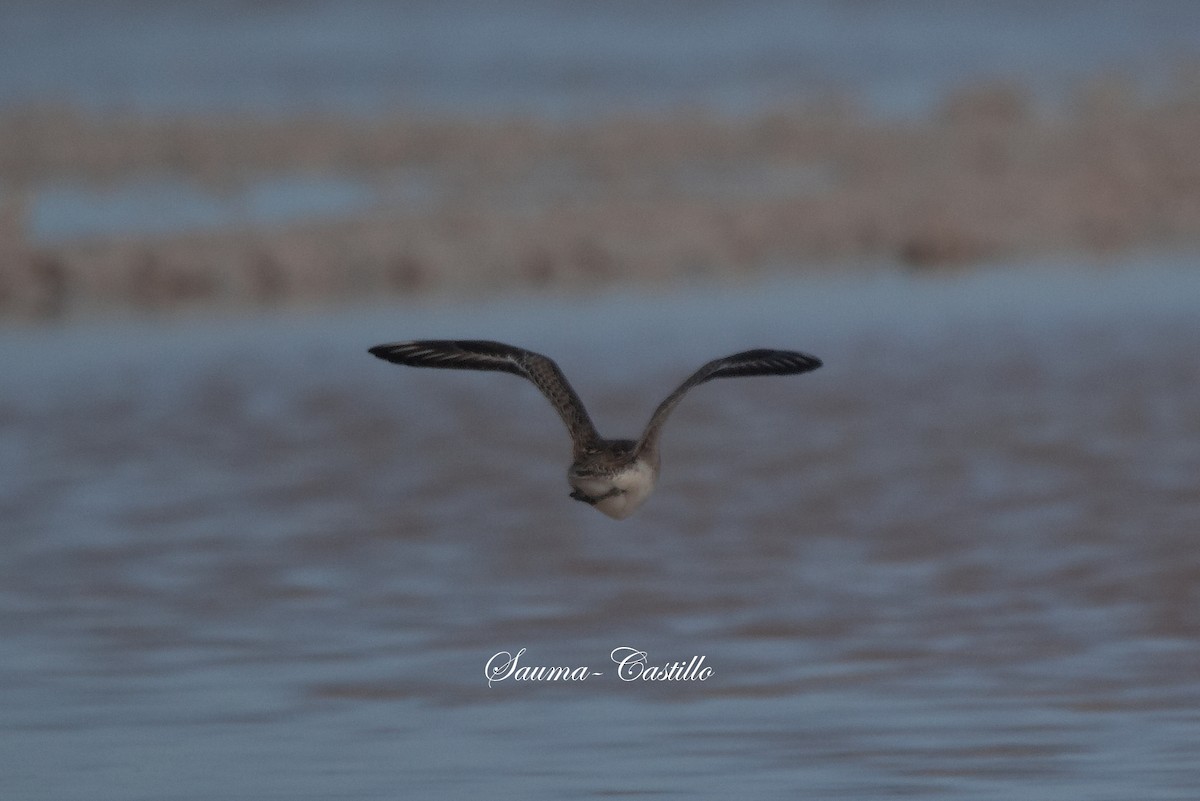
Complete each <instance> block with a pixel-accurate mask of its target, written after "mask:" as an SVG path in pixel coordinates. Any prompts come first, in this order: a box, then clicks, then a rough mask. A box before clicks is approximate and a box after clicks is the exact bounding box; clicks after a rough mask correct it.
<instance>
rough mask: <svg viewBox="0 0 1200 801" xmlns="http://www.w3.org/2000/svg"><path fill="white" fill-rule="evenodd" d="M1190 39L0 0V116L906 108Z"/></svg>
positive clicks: (586, 13) (670, 6) (1073, 24)
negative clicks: (39, 108)
mask: <svg viewBox="0 0 1200 801" xmlns="http://www.w3.org/2000/svg"><path fill="white" fill-rule="evenodd" d="M1197 30H1200V5H1197V4H1196V3H1194V2H1191V1H1190V0H1147V1H1146V2H1142V3H1138V4H1136V5H1131V4H1129V3H1127V2H1119V1H1118V2H1113V1H1111V0H1046V2H1038V3H1032V2H1023V1H1022V0H1012V1H1006V2H988V3H958V2H951V0H910V1H909V2H904V3H888V2H861V1H860V0H822V1H821V2H806V3H794V2H784V1H783V0H769V2H756V3H737V2H713V1H712V0H706V1H705V2H700V3H696V2H683V1H682V0H659V1H658V2H651V3H643V2H617V3H588V2H578V1H577V0H576V1H575V2H557V1H556V0H518V1H517V2H505V3H485V2H450V3H437V2H423V1H419V0H418V1H413V0H410V1H408V2H385V0H344V1H343V2H331V1H330V0H321V1H320V2H304V3H280V2H246V1H245V0H219V1H218V2H206V3H185V2H178V0H176V1H174V2H154V3H148V2H93V3H88V2H79V1H78V0H49V1H48V2H47V0H6V2H5V3H3V4H2V5H0V106H6V105H11V104H14V103H22V102H30V101H38V102H45V101H47V100H50V101H54V100H67V101H70V102H73V103H77V104H82V105H84V106H86V107H90V108H99V109H107V110H113V109H115V110H126V109H134V110H141V111H149V112H155V113H162V112H179V111H194V110H219V109H234V110H243V111H253V112H256V113H263V112H269V111H288V110H295V109H309V108H314V107H315V108H322V109H329V110H333V111H352V112H357V113H367V114H371V113H377V112H379V111H381V110H396V109H400V110H404V109H408V110H411V111H416V112H429V111H434V112H451V113H456V114H463V113H466V114H477V113H489V114H495V113H499V114H511V113H513V112H528V113H533V114H538V115H545V114H549V115H563V114H566V115H579V114H585V115H590V114H596V113H604V112H607V111H611V110H613V109H614V108H617V109H622V108H628V107H631V106H634V107H643V108H654V107H661V106H664V105H665V106H671V107H675V106H681V105H683V106H689V105H700V106H705V107H711V108H716V109H720V110H724V111H732V112H744V111H750V110H755V109H759V108H762V107H764V106H770V105H773V104H778V103H780V102H787V101H791V100H794V99H797V98H799V99H805V98H808V99H811V98H814V97H817V98H819V97H822V96H824V95H827V94H830V93H849V94H852V95H854V96H856V97H859V98H860V99H862V100H863V101H864V102H866V103H867V104H868V105H869V106H870V107H872V108H876V109H880V110H883V111H886V112H889V113H911V112H913V111H916V110H923V109H925V108H927V107H928V106H929V105H930V104H931V103H934V102H936V101H937V100H939V99H940V98H941V97H942V95H944V93H945V92H946V91H947V90H948V89H952V88H955V87H958V86H960V85H962V84H964V83H971V82H975V81H978V80H981V79H991V78H997V77H999V78H1005V79H1011V80H1016V81H1019V82H1022V83H1025V84H1028V85H1029V86H1031V87H1032V88H1033V89H1034V90H1035V91H1039V92H1048V93H1051V94H1053V93H1056V92H1060V91H1062V90H1063V89H1066V88H1068V87H1070V86H1071V84H1072V83H1073V82H1075V81H1077V80H1079V79H1081V78H1090V77H1093V76H1095V75H1096V74H1098V73H1099V74H1103V73H1106V72H1110V71H1111V72H1122V73H1129V74H1131V75H1132V76H1133V77H1134V78H1135V79H1146V80H1149V81H1151V82H1153V81H1158V80H1162V79H1164V78H1166V77H1168V76H1169V75H1170V73H1171V70H1172V69H1173V68H1174V67H1176V66H1178V65H1179V64H1180V63H1187V62H1189V61H1194V60H1195V58H1196V56H1197V55H1198V54H1200V39H1198V38H1197V36H1196V31H1197Z"/></svg>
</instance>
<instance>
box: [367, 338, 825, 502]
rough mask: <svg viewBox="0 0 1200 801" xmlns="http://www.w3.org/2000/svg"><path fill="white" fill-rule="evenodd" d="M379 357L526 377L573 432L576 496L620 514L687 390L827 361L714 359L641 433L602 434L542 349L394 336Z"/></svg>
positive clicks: (642, 488) (781, 353) (641, 496)
mask: <svg viewBox="0 0 1200 801" xmlns="http://www.w3.org/2000/svg"><path fill="white" fill-rule="evenodd" d="M370 353H371V354H372V355H373V356H377V357H379V358H380V359H384V360H386V361H389V362H392V363H394V364H405V365H408V366H410V367H442V368H449V369H455V370H495V371H498V372H503V373H512V374H514V375H519V376H521V377H523V378H527V379H529V380H530V381H532V382H533V384H534V385H535V386H536V387H537V388H538V389H540V390H541V391H542V394H543V395H545V396H546V398H547V399H548V400H549V401H550V404H551V405H552V406H553V407H554V410H555V411H557V412H558V416H559V417H561V418H562V420H563V422H564V423H566V425H567V433H569V434H570V435H571V444H572V446H573V456H574V462H573V463H572V464H571V466H570V468H568V470H567V481H568V482H569V483H570V485H571V489H572V492H571V497H572V498H574V499H575V500H577V501H582V502H583V503H586V504H589V505H591V506H594V507H596V508H597V509H599V510H600V511H601V512H603V513H604V514H606V515H608V516H609V517H611V518H614V519H616V520H623V519H625V518H626V517H629V515H631V514H633V512H634V510H636V509H637V508H638V507H639V506H641V505H642V503H643V502H644V501H645V500H646V498H647V496H649V495H650V492H651V490H653V489H654V482H655V481H656V480H657V479H658V467H659V455H658V439H659V434H660V433H661V432H662V427H663V423H665V422H666V420H667V416H668V415H670V413H671V411H672V410H673V409H674V408H675V407H676V406H677V405H678V404H679V401H680V400H682V399H683V396H684V395H685V394H686V393H687V392H688V390H690V389H692V388H693V387H696V386H699V385H700V384H703V383H704V382H705V381H709V380H711V379H713V378H737V377H741V376H755V375H795V374H797V373H807V372H808V371H810V370H815V369H817V368H818V367H820V366H821V360H820V359H818V358H817V357H815V356H809V355H808V354H806V353H798V352H796V351H792V350H768V349H761V348H760V349H757V350H747V351H743V352H741V353H735V354H733V355H732V356H726V357H724V358H722V359H714V360H713V361H711V362H709V363H708V364H706V365H704V366H703V367H701V368H700V369H699V370H697V371H696V372H694V373H692V375H691V377H689V378H688V379H687V380H686V381H684V382H683V383H682V384H680V385H679V386H678V387H677V388H676V389H675V391H674V392H672V393H671V394H670V395H668V396H667V397H666V400H664V401H663V402H662V403H660V404H659V405H658V408H657V409H655V410H654V414H652V415H651V416H650V422H649V423H648V424H647V425H646V429H645V430H644V431H643V432H642V436H641V438H640V439H638V440H631V439H604V438H603V437H601V436H600V434H599V433H598V432H597V431H596V427H595V426H594V425H592V419H591V418H590V417H589V416H588V413H587V409H586V408H584V405H583V401H581V400H580V399H579V396H578V395H576V394H575V390H574V389H572V388H571V385H570V384H569V383H568V382H567V378H566V376H564V375H563V373H562V370H560V369H558V365H557V364H555V363H554V361H553V360H552V359H550V358H548V357H546V356H543V355H541V354H540V353H534V352H533V351H528V350H525V349H523V348H518V347H514V346H513V345H505V344H503V343H501V342H488V341H485V340H474V339H427V340H417V341H414V342H393V343H391V344H387V345H376V346H375V347H373V348H371V349H370Z"/></svg>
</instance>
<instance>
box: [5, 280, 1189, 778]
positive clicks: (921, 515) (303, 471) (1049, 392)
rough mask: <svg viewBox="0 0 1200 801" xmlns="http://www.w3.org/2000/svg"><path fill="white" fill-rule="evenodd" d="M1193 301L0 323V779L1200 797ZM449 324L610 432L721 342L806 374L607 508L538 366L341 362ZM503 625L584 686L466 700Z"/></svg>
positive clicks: (685, 426) (1011, 287) (631, 426)
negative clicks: (618, 670) (620, 668)
mask: <svg viewBox="0 0 1200 801" xmlns="http://www.w3.org/2000/svg"><path fill="white" fill-rule="evenodd" d="M1197 299H1200V280H1198V279H1197V278H1196V277H1195V274H1194V271H1186V270H1185V271H1178V272H1172V271H1167V270H1162V269H1151V268H1150V267H1148V266H1147V265H1141V266H1140V267H1138V268H1133V267H1131V268H1128V269H1126V270H1123V271H1121V272H1119V273H1113V274H1108V275H1100V274H1092V275H1091V276H1090V277H1084V276H1082V275H1077V274H1073V273H1068V272H1062V273H1060V274H1051V275H1049V276H1042V277H1034V276H1033V274H1031V273H1029V274H1022V273H1020V272H1019V271H1009V272H1007V273H1004V274H999V273H998V274H993V275H987V274H984V275H981V276H976V277H964V278H947V279H944V280H942V279H939V280H936V281H918V280H906V279H897V278H880V279H868V280H864V281H863V282H862V283H860V284H825V283H823V282H822V281H812V282H809V283H806V284H797V283H780V284H771V285H764V286H760V287H747V288H744V289H741V290H736V291H734V290H730V291H724V292H715V291H714V292H705V291H696V292H689V293H682V294H679V295H677V296H672V297H658V298H655V297H642V298H637V297H607V298H601V299H596V300H578V301H574V302H570V303H566V304H560V305H556V306H555V307H553V308H551V307H545V308H543V307H540V306H538V305H537V304H536V303H535V302H532V301H528V302H517V301H512V302H505V303H496V304H492V305H489V306H486V307H480V308H471V309H465V308H452V307H451V308H424V309H373V310H361V311H359V312H357V313H354V314H349V313H346V314H343V315H340V316H338V317H333V318H320V319H302V318H293V317H280V318H275V319H269V320H258V321H244V322H238V321H234V322H225V323H222V324H220V325H215V324H204V323H187V324H184V323H179V324H176V325H172V326H168V325H159V326H152V325H149V324H147V325H145V326H142V327H129V328H125V329H115V328H114V329H99V328H97V329H94V330H85V329H83V328H68V329H61V330H45V331H36V330H28V331H9V332H7V333H6V334H5V339H4V341H3V342H2V343H0V358H2V359H3V360H4V363H5V364H6V373H7V375H6V381H5V382H4V384H3V385H2V387H0V421H3V424H2V425H0V475H2V476H3V478H2V479H0V510H2V512H0V515H2V517H3V519H4V520H5V526H4V528H5V537H4V545H3V548H4V559H3V560H2V561H0V608H2V609H3V614H2V615H0V707H2V708H3V709H4V716H3V719H2V721H0V726H2V727H3V729H4V732H5V736H4V737H3V738H2V740H0V742H2V743H3V745H0V772H2V774H3V775H4V776H5V782H4V783H5V785H6V786H7V788H8V792H10V793H12V797H21V798H42V797H44V798H56V799H72V798H95V797H97V796H98V795H99V796H103V795H106V791H107V792H111V791H112V790H110V789H109V788H120V795H121V797H125V798H146V799H149V798H155V799H168V798H169V799H208V798H217V797H220V798H251V797H262V796H271V797H304V796H312V797H323V798H324V797H349V798H381V799H382V798H396V797H400V796H404V797H410V796H411V797H421V798H463V797H469V796H474V795H479V794H483V793H486V794H487V795H488V796H489V797H500V798H523V799H524V798H563V797H603V796H606V795H624V794H629V795H659V794H661V795H674V794H679V795H683V796H689V797H694V796H701V797H708V796H718V797H733V796H737V797H762V798H781V797H798V796H815V797H832V796H838V797H853V798H864V799H872V798H890V797H895V796H897V795H913V796H921V797H932V798H955V799H959V798H989V799H991V798H1013V799H1018V798H1021V799H1024V798H1031V797H1047V798H1048V797H1053V798H1056V799H1057V798H1064V799H1076V798H1077V799H1095V798H1134V797H1136V798H1164V799H1165V798H1180V799H1182V798H1188V797H1191V796H1190V794H1191V793H1193V792H1194V788H1195V787H1196V786H1197V783H1198V782H1200V767H1198V766H1197V763H1196V761H1195V755H1196V754H1197V753H1200V712H1198V711H1197V710H1200V670H1198V669H1200V645H1198V639H1197V638H1198V635H1200V612H1198V611H1197V610H1200V568H1198V567H1197V564H1200V563H1198V562H1197V560H1196V558H1195V532H1196V530H1197V524H1198V523H1200V490H1198V489H1197V484H1196V479H1197V475H1200V393H1197V391H1196V386H1197V378H1198V375H1197V361H1196V358H1195V354H1196V353H1197V351H1198V349H1200V328H1198V327H1197V326H1196V324H1195V306H1196V301H1197ZM613 327H615V329H616V330H615V332H614V333H613V334H612V336H611V337H610V338H608V339H606V340H604V341H602V340H600V339H599V338H597V337H596V336H595V335H594V334H593V332H594V331H597V330H603V329H608V328H613ZM442 335H461V336H491V337H495V338H503V339H510V340H514V341H517V342H519V343H521V344H524V345H527V346H529V347H533V348H536V349H539V350H542V351H544V352H549V353H551V354H552V355H554V356H555V357H556V358H558V360H559V362H560V363H561V365H562V366H563V369H564V371H565V372H567V374H568V375H569V376H571V377H572V378H573V379H574V380H575V383H576V385H577V389H578V390H579V392H580V394H581V395H582V396H583V397H584V398H585V399H586V400H587V401H588V402H589V405H590V406H591V407H592V410H593V415H594V417H595V418H596V420H597V424H598V426H599V427H600V429H601V430H602V431H603V432H604V433H606V434H609V435H613V436H617V435H623V434H632V433H634V432H636V431H637V430H639V429H640V428H641V426H642V424H643V422H644V419H645V416H646V415H647V414H648V413H649V411H650V409H651V408H652V407H653V405H654V403H656V402H657V401H658V399H659V398H660V396H661V395H662V394H663V392H665V391H666V390H667V389H669V388H670V387H671V386H673V385H674V382H675V381H676V380H677V379H678V378H680V377H682V376H683V375H685V374H686V373H687V372H689V371H690V370H691V369H693V368H694V367H695V366H697V365H698V364H700V363H701V362H702V361H704V360H706V359H708V358H710V357H712V356H714V355H718V354H720V353H724V352H731V351H734V350H737V349H741V348H743V347H749V346H753V345H768V346H775V347H798V348H802V349H805V350H810V351H812V352H813V353H816V354H818V355H820V356H821V357H822V358H824V359H825V362H826V367H825V368H823V369H822V370H820V371H818V372H816V373H813V374H811V375H808V376H804V377H802V378H796V379H785V378H773V379H747V380H743V381H731V382H715V383H713V384H710V385H706V386H704V387H702V388H701V389H698V390H697V391H696V392H695V393H693V394H692V395H690V396H689V397H688V399H687V401H686V402H685V403H684V404H683V405H682V406H681V407H680V408H679V410H678V411H677V412H676V415H675V417H674V418H673V419H672V421H671V423H670V425H669V427H668V430H667V432H666V435H665V441H664V472H663V478H662V481H661V483H660V485H659V488H658V490H657V491H656V493H655V495H654V496H652V497H651V499H650V500H649V501H648V502H647V505H646V506H645V507H644V508H643V510H641V511H640V512H639V513H638V515H636V516H635V517H633V518H631V519H630V520H628V521H624V522H622V523H616V522H614V521H610V520H608V519H607V518H604V517H602V516H601V515H599V514H597V513H596V512H595V511H593V510H591V509H588V508H586V507H585V506H583V505H582V504H577V503H574V502H572V501H571V500H570V499H569V498H568V497H567V493H568V486H567V484H566V481H565V475H564V471H565V468H566V465H567V463H568V461H569V453H568V451H567V446H566V438H565V435H564V434H563V432H562V431H561V430H560V424H559V423H558V421H557V419H556V418H555V417H554V414H553V412H552V411H551V410H550V408H549V407H548V406H547V405H546V404H545V402H544V401H543V400H542V399H541V398H540V396H538V395H537V392H536V390H534V389H533V388H532V387H531V386H529V385H528V384H526V383H525V382H521V381H519V380H517V379H514V378H510V377H506V376H497V375H475V374H460V373H444V372H434V371H413V370H403V369H401V368H395V367H392V366H389V365H385V364H382V363H380V362H378V361H376V360H373V359H371V358H370V357H369V356H367V354H366V353H365V348H366V347H367V346H368V345H371V344H374V343H376V342H378V341H384V340H388V339H394V338H402V337H409V336H442ZM648 343H653V344H654V345H655V346H656V347H653V348H648V347H646V345H647V344H648ZM619 646H634V647H637V648H640V649H644V650H646V651H647V652H648V653H649V659H650V661H651V663H653V664H663V663H668V662H673V661H676V660H682V661H685V662H686V661H687V660H689V659H690V658H691V657H692V656H694V655H703V656H705V659H706V664H707V665H709V666H712V667H713V669H714V674H713V676H712V677H711V678H710V679H708V680H707V681H704V682H659V683H657V684H654V685H651V684H646V683H640V682H632V683H625V682H622V681H620V680H619V679H618V678H617V677H616V674H615V670H614V666H613V665H612V664H611V663H610V662H609V661H608V654H609V652H610V651H611V650H612V649H613V648H616V647H619ZM520 648H526V649H528V650H527V653H526V655H525V657H524V658H526V659H528V660H529V663H530V664H541V665H570V666H578V665H587V666H589V667H590V668H591V669H592V670H594V671H602V672H604V674H605V675H603V676H601V677H593V678H592V679H589V680H588V681H586V682H582V683H564V684H561V685H535V684H518V683H515V682H513V681H507V682H501V683H498V684H496V685H495V686H493V687H492V688H490V689H489V688H488V686H487V682H486V680H485V677H484V673H483V670H484V665H485V663H486V662H487V660H488V658H489V657H491V656H492V655H493V654H495V653H497V652H499V651H511V652H515V651H517V650H518V649H520ZM97 788H104V789H103V790H101V791H100V792H99V793H98V792H97Z"/></svg>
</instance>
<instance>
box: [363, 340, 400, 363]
mask: <svg viewBox="0 0 1200 801" xmlns="http://www.w3.org/2000/svg"><path fill="white" fill-rule="evenodd" d="M396 344H397V343H394V342H393V343H390V344H386V345H376V346H375V347H373V348H367V353H369V354H371V355H372V356H374V357H375V358H376V359H383V360H384V361H385V362H392V363H393V364H397V363H400V362H397V360H396Z"/></svg>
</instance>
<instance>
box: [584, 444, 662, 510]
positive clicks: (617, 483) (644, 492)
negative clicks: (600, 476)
mask: <svg viewBox="0 0 1200 801" xmlns="http://www.w3.org/2000/svg"><path fill="white" fill-rule="evenodd" d="M656 478H657V475H656V471H655V470H654V468H653V467H651V466H650V465H649V464H647V463H646V462H644V461H642V460H641V459H639V460H637V461H636V462H634V463H633V464H631V465H630V466H629V467H628V468H627V469H626V470H624V471H622V472H620V473H617V474H616V475H615V476H612V477H611V478H608V479H605V480H604V481H603V482H597V483H602V486H603V487H604V488H603V489H601V490H600V491H599V492H596V493H595V494H594V495H593V497H595V495H603V494H604V493H605V492H607V491H608V490H609V489H611V488H613V487H615V488H616V489H618V490H620V492H618V493H616V494H615V495H612V496H611V497H608V498H605V499H604V500H602V501H597V502H596V508H597V509H599V510H600V511H601V512H603V513H604V514H606V515H608V516H609V517H611V518H613V519H615V520H624V519H625V518H626V517H629V516H630V515H631V514H633V513H634V511H635V510H636V509H637V508H638V507H639V506H641V505H642V503H643V502H645V500H646V498H647V497H649V496H650V492H651V491H652V490H653V489H654V480H655V479H656ZM588 492H589V494H591V488H589V489H588Z"/></svg>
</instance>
